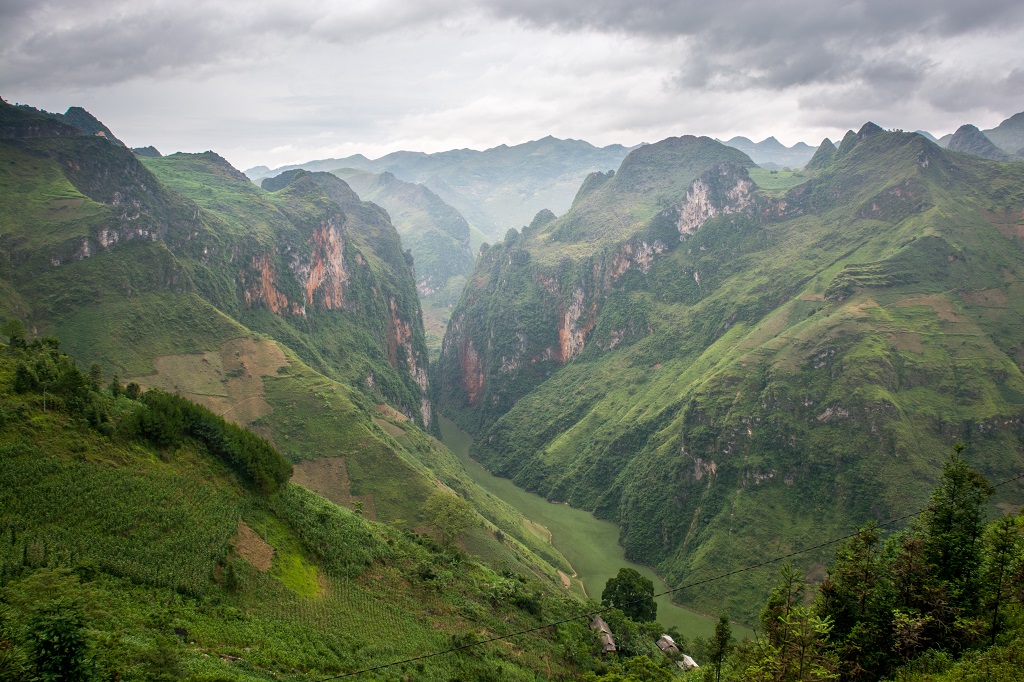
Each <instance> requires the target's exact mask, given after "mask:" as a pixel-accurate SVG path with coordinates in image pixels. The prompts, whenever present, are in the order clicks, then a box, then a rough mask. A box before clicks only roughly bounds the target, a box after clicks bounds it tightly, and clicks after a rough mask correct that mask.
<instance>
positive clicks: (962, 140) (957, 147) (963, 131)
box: [947, 123, 1010, 161]
mask: <svg viewBox="0 0 1024 682" xmlns="http://www.w3.org/2000/svg"><path fill="white" fill-rule="evenodd" d="M947 149H949V150H950V151H954V152H961V153H963V154H971V155H972V156H980V157H981V158H983V159H991V160H993V161H1009V160H1010V155H1009V154H1007V153H1006V152H1004V151H1003V150H1001V149H999V147H997V146H995V145H994V144H993V143H992V140H990V139H988V137H986V135H985V133H983V132H981V130H979V129H978V127H977V126H975V125H972V124H970V123H965V124H964V125H962V126H960V127H959V128H957V130H956V132H955V133H953V137H952V138H950V140H949V147H947Z"/></svg>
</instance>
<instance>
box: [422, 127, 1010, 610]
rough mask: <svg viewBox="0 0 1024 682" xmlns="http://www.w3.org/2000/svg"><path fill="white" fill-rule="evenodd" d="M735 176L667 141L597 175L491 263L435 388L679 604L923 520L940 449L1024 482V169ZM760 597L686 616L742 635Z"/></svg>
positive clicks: (907, 139)
mask: <svg viewBox="0 0 1024 682" xmlns="http://www.w3.org/2000/svg"><path fill="white" fill-rule="evenodd" d="M829 144H830V143H829ZM750 166H751V164H750V162H749V160H747V159H745V157H743V156H742V154H740V153H739V152H736V151H735V150H731V149H728V148H725V147H724V146H722V145H718V144H717V143H714V142H713V141H710V140H706V139H701V138H679V139H673V140H666V141H665V142H661V143H658V144H654V145H649V146H647V147H643V148H641V149H638V150H636V151H634V152H633V153H632V154H631V155H630V156H629V157H627V159H626V160H625V161H624V162H623V165H622V168H620V170H619V171H618V172H617V173H615V174H614V175H611V176H610V177H609V176H607V175H601V176H600V177H598V176H592V177H591V178H590V179H588V182H587V183H585V184H584V186H583V188H581V190H580V194H579V195H578V196H577V198H576V201H575V203H574V205H573V208H572V210H571V211H570V212H569V213H567V214H566V215H565V216H563V217H561V218H559V219H557V220H549V221H547V222H544V221H540V223H542V224H536V225H534V226H533V227H531V228H528V229H526V230H525V231H524V232H523V233H522V234H516V233H514V232H510V233H509V235H508V236H507V237H506V239H505V241H504V242H503V243H501V244H498V245H496V246H493V247H491V248H490V249H488V250H487V251H486V252H485V253H483V255H482V256H481V258H480V260H479V262H478V264H477V268H476V270H475V271H474V273H473V275H472V276H471V277H470V280H469V283H468V285H467V289H466V291H465V293H464V295H463V299H462V301H461V302H460V304H459V306H458V307H457V308H456V309H455V310H454V311H453V316H452V321H451V323H450V326H449V329H448V333H447V335H446V338H445V341H444V348H443V352H442V356H441V360H440V364H439V371H438V373H437V376H436V378H435V382H436V386H435V388H436V389H437V391H438V393H437V395H438V396H439V400H440V402H441V409H442V411H444V412H445V413H446V414H452V415H453V416H455V417H456V418H457V419H458V420H459V421H460V422H461V423H462V424H463V425H464V426H465V427H467V428H469V429H472V430H474V432H475V434H476V436H477V438H478V443H479V449H478V450H477V457H478V458H479V459H480V460H481V461H482V462H483V463H484V464H485V465H486V466H487V467H488V468H490V469H491V470H492V471H494V472H495V473H497V474H500V475H503V476H508V477H510V478H512V479H513V480H515V481H516V482H517V483H519V484H520V485H523V486H525V487H527V488H530V489H532V490H536V491H538V492H540V493H541V494H543V495H546V496H547V497H548V498H549V499H552V500H556V501H566V502H569V503H571V504H574V505H578V506H581V507H584V508H588V509H593V510H595V511H596V512H597V513H598V514H599V515H602V516H606V517H609V518H613V519H615V520H617V521H618V522H619V523H620V524H621V525H622V528H623V530H622V538H621V539H622V542H623V544H624V545H625V547H626V550H627V553H628V554H629V555H630V556H631V557H632V558H635V559H639V560H641V561H644V562H646V563H649V564H652V565H654V566H656V567H657V568H658V569H659V570H660V572H661V573H662V574H663V575H664V576H666V577H667V578H668V580H669V582H670V583H673V584H680V583H682V582H684V581H686V580H688V579H690V578H693V577H694V576H706V575H709V574H713V573H715V572H718V571H721V570H724V569H725V568H726V567H734V566H737V565H743V564H747V563H754V562H756V561H757V560H758V559H761V558H764V557H767V556H769V555H773V554H777V553H779V552H780V551H783V550H785V549H787V548H793V547H799V546H803V545H810V544H814V539H815V538H817V537H821V536H822V535H827V534H830V533H836V534H841V533H842V532H846V531H848V530H850V529H851V528H852V527H853V525H854V524H856V523H858V522H861V521H864V520H867V519H883V518H889V517H893V516H898V515H900V514H901V513H903V512H905V511H907V510H908V509H911V508H914V507H916V506H917V505H919V504H921V503H922V502H923V501H924V500H925V497H926V494H927V490H928V488H929V487H930V485H931V484H932V483H933V482H934V481H935V477H936V476H937V474H938V470H939V466H940V462H941V460H942V457H943V456H944V454H945V453H946V451H947V450H948V447H949V444H950V442H951V441H952V440H953V439H957V438H959V439H964V440H965V441H966V442H968V445H969V449H968V452H969V453H970V456H971V457H972V458H973V459H972V463H973V464H974V465H975V466H977V467H978V468H980V469H981V470H983V471H984V472H985V473H986V474H987V475H989V476H990V477H991V478H993V479H998V478H1000V477H1003V476H1005V475H1008V474H1012V473H1017V472H1018V469H1019V467H1020V466H1021V464H1022V458H1021V455H1020V452H1021V445H1022V442H1024V375H1022V371H1021V368H1022V362H1024V360H1022V358H1024V330H1022V329H1021V327H1020V325H1019V324H1017V322H1018V321H1019V320H1020V319H1022V315H1024V308H1022V305H1024V303H1022V302H1024V283H1022V274H1021V273H1024V249H1022V239H1024V233H1022V232H1021V227H1020V225H1021V222H1022V220H1024V165H1021V164H1008V163H996V162H991V161H986V160H982V159H975V158H970V157H966V156H963V155H958V154H952V153H949V152H945V151H943V150H942V149H940V148H939V147H938V146H936V145H934V144H932V143H930V142H928V141H927V140H925V139H924V138H923V137H921V136H919V135H916V134H904V133H887V132H884V131H882V130H881V129H880V128H878V127H877V126H874V125H873V124H867V125H865V126H864V127H863V128H862V129H861V131H860V132H859V133H851V134H849V135H848V136H847V137H846V138H845V139H844V141H843V143H842V144H841V145H840V147H839V149H838V150H835V153H834V154H832V153H829V154H827V155H820V158H819V160H818V163H817V164H816V166H817V168H816V169H815V170H813V171H811V172H807V173H798V174H794V173H784V172H783V173H776V172H769V171H766V170H763V169H751V168H750ZM1004 495H1005V499H1006V500H1008V501H1016V503H1018V504H1019V502H1020V501H1021V500H1022V499H1024V491H1022V490H1021V489H1020V488H1019V487H1018V488H1014V489H1012V490H1010V491H1008V492H1006V491H1004ZM817 560H818V559H816V558H815V557H810V558H808V559H807V560H806V561H805V565H804V568H805V569H806V570H808V571H810V572H812V573H813V568H812V567H813V564H814V563H815V561H817ZM768 581H770V578H769V577H768V576H767V575H766V576H764V577H763V578H751V577H750V576H746V577H745V578H744V580H743V581H742V583H741V582H739V581H737V582H736V583H734V584H731V585H729V584H727V583H728V582H729V581H721V582H719V583H716V585H715V586H713V587H711V588H710V589H707V590H705V591H703V592H701V593H700V594H696V593H694V594H684V595H682V599H683V600H684V601H686V602H687V603H691V604H694V605H697V606H701V607H706V608H716V609H717V608H722V605H725V606H727V607H728V608H729V611H730V613H737V614H738V613H745V614H746V615H747V616H751V615H752V613H751V612H750V611H749V605H750V604H753V603H756V602H757V600H756V599H755V598H753V595H754V594H755V593H758V592H760V593H761V594H764V593H766V590H767V585H768Z"/></svg>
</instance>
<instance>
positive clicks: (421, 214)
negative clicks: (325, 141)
mask: <svg viewBox="0 0 1024 682" xmlns="http://www.w3.org/2000/svg"><path fill="white" fill-rule="evenodd" d="M331 172H332V173H333V174H334V175H337V176H338V177H339V178H341V179H342V180H344V181H345V182H347V183H348V184H349V185H350V186H351V187H352V189H353V190H355V191H356V193H357V194H359V196H360V197H361V198H362V199H363V200H364V201H372V202H373V203H375V204H377V205H379V206H381V207H382V208H384V209H385V210H386V211H387V212H388V215H390V216H391V221H392V222H393V223H394V225H395V229H396V230H397V231H398V234H399V236H401V238H402V244H403V245H404V246H405V247H406V248H407V249H409V251H411V252H412V255H413V262H414V263H415V267H416V290H417V291H418V292H419V295H420V297H421V298H423V299H433V298H435V297H437V296H442V297H444V298H446V300H445V301H442V304H444V305H447V304H449V303H452V304H453V303H455V302H456V301H457V300H458V295H459V294H460V293H462V289H461V286H456V287H455V290H454V291H453V292H448V293H447V294H446V292H445V289H446V288H448V286H449V282H450V281H451V280H452V279H453V278H456V277H458V278H462V281H465V277H466V276H467V275H468V274H469V272H470V270H472V269H473V261H474V257H473V251H472V249H471V248H470V227H469V223H468V222H466V219H465V218H463V217H462V214H460V213H459V212H458V211H457V210H455V209H454V208H452V207H451V206H449V205H448V204H446V203H445V202H443V201H442V200H441V198H440V197H438V196H437V195H436V194H434V193H433V192H431V191H430V190H429V189H428V188H427V187H425V186H424V185H418V184H414V183H410V182H404V181H402V180H399V179H398V178H396V177H395V176H394V175H392V174H391V173H388V172H385V173H381V174H380V175H377V174H373V173H367V172H366V171H357V170H353V169H340V170H334V171H331ZM452 294H454V296H453V295H452Z"/></svg>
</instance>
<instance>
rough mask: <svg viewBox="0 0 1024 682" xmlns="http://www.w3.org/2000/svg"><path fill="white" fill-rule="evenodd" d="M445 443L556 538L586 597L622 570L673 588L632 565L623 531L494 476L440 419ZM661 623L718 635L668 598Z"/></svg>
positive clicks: (461, 435) (465, 437) (468, 441)
mask: <svg viewBox="0 0 1024 682" xmlns="http://www.w3.org/2000/svg"><path fill="white" fill-rule="evenodd" d="M440 425H441V438H442V440H443V441H444V444H445V445H447V446H448V448H449V449H450V450H451V451H452V452H453V453H455V456H456V457H458V458H459V460H460V461H461V462H462V464H463V466H465V467H466V471H467V472H468V473H469V476H470V478H472V479H473V480H474V481H476V483H477V484H478V485H480V486H481V487H483V488H484V489H485V490H488V491H490V492H491V493H493V494H494V495H495V496H497V497H499V498H501V499H502V500H505V501H506V502H508V503H509V504H511V505H512V506H513V507H515V508H516V509H518V510H519V511H520V512H522V513H523V515H524V516H526V517H527V518H528V519H530V520H531V521H534V522H536V523H540V524H542V525H544V526H545V527H547V529H548V530H549V531H550V532H551V539H552V543H553V544H554V546H555V548H556V549H558V551H559V552H561V553H562V555H563V556H565V558H566V559H568V560H569V563H571V564H572V566H573V568H574V569H575V571H576V574H577V577H578V578H579V579H580V580H582V581H583V584H584V586H585V587H586V589H587V593H588V594H589V595H590V596H591V597H593V598H595V599H597V600H600V598H601V590H603V589H604V584H605V582H607V580H608V579H609V578H611V577H613V576H615V574H617V573H618V572H619V569H620V568H622V567H623V566H629V567H631V568H635V569H636V570H637V571H639V572H640V573H641V574H642V575H644V576H646V577H648V578H650V579H651V580H653V581H654V591H655V593H658V592H664V591H665V590H667V589H668V586H667V585H665V583H664V582H663V581H662V580H661V578H659V577H658V576H657V575H656V574H655V573H654V571H652V570H651V569H650V568H648V567H646V566H641V565H639V564H634V563H632V562H630V561H627V560H626V558H625V553H624V552H623V549H622V547H621V546H620V545H619V527H618V526H617V525H615V524H614V523H612V522H610V521H601V520H600V519H597V518H595V517H594V516H593V514H591V513H590V512H586V511H583V510H582V509H574V508H572V507H570V506H568V505H565V504H553V503H551V502H548V501H547V500H545V499H544V498H543V497H541V496H540V495H535V494H533V493H528V492H526V491H525V490H523V489H522V488H519V487H517V486H516V485H515V484H514V483H512V481H510V480H508V479H507V478H498V477H497V476H494V475H492V474H491V473H490V472H488V471H487V470H486V469H484V468H483V467H482V466H480V464H478V463H477V462H476V461H474V460H473V459H472V458H471V457H470V449H471V447H472V445H473V439H472V438H471V437H470V436H469V434H467V433H465V432H464V431H462V430H460V429H459V427H458V426H456V425H455V423H454V422H452V421H450V420H448V419H445V418H444V417H441V419H440ZM655 601H657V603H658V622H660V623H661V624H662V625H664V626H665V627H672V626H675V627H677V628H678V629H679V632H681V633H682V634H684V635H686V636H687V637H693V636H698V635H699V636H701V637H708V636H711V635H713V634H714V631H715V621H714V620H712V619H710V618H708V617H706V616H703V615H700V614H698V613H696V612H694V611H690V610H689V609H686V608H683V607H681V606H677V605H676V604H673V603H672V602H671V601H669V599H668V596H662V597H658V598H657V599H656V600H655ZM740 630H741V628H737V627H736V626H734V627H733V632H734V634H735V635H737V636H739V637H742V636H743V635H744V634H745V629H742V630H744V631H743V632H740Z"/></svg>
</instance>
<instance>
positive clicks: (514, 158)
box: [245, 136, 629, 241]
mask: <svg viewBox="0 0 1024 682" xmlns="http://www.w3.org/2000/svg"><path fill="white" fill-rule="evenodd" d="M628 151H629V149H628V148H626V147H623V146H621V145H610V146H607V147H595V146H593V145H591V144H589V143H588V142H584V141H582V140H559V139H557V138H554V137H550V136H549V137H545V138H543V139H541V140H535V141H532V142H526V143H524V144H519V145H514V146H507V145H500V146H498V147H493V148H491V149H487V150H485V151H475V150H471V149H458V150H451V151H446V152H438V153H435V154H424V153H422V152H408V151H400V152H393V153H391V154H388V155H386V156H383V157H381V158H379V159H374V160H370V159H367V158H366V157H364V156H362V155H359V154H357V155H355V156H350V157H347V158H344V159H324V160H319V161H311V162H308V163H304V164H299V165H295V166H282V167H281V168H277V169H275V170H270V169H268V168H266V167H265V166H260V167H256V168H250V169H248V170H246V171H245V173H246V175H247V176H249V177H250V178H251V179H252V180H253V181H256V182H258V181H259V180H260V179H262V178H264V177H267V176H268V175H276V174H278V173H280V172H282V171H285V170H290V169H293V168H304V169H306V170H322V171H334V170H337V169H341V168H354V169H357V170H364V171H370V172H372V173H385V172H387V173H391V174H392V175H394V176H395V177H396V178H398V179H400V180H404V181H406V182H412V183H419V184H423V185H426V187H428V188H429V189H430V190H431V191H432V192H434V193H435V194H437V196H439V197H440V198H441V199H443V200H444V201H445V202H447V203H448V204H450V205H452V206H453V207H455V208H456V209H458V210H459V212H461V213H462V215H463V216H465V218H466V220H468V221H469V223H470V225H472V226H473V227H474V228H476V229H477V230H479V231H480V232H481V233H483V234H484V235H485V238H486V239H488V240H491V241H495V240H498V239H501V237H502V236H503V235H504V234H505V232H507V231H508V230H509V229H518V228H520V227H522V226H523V225H526V224H527V223H529V222H530V220H531V219H532V218H533V216H534V214H536V213H537V211H539V210H541V209H545V208H546V209H550V210H552V211H555V212H561V211H564V210H565V209H566V208H568V206H569V204H570V202H571V201H572V197H573V196H574V195H575V193H576V190H577V188H578V187H579V184H580V182H581V181H582V180H583V178H585V177H586V176H587V174H588V173H590V172H593V171H605V170H608V169H610V168H615V167H617V166H618V165H619V163H620V162H621V161H622V158H623V157H624V156H625V155H626V153H627V152H628Z"/></svg>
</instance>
